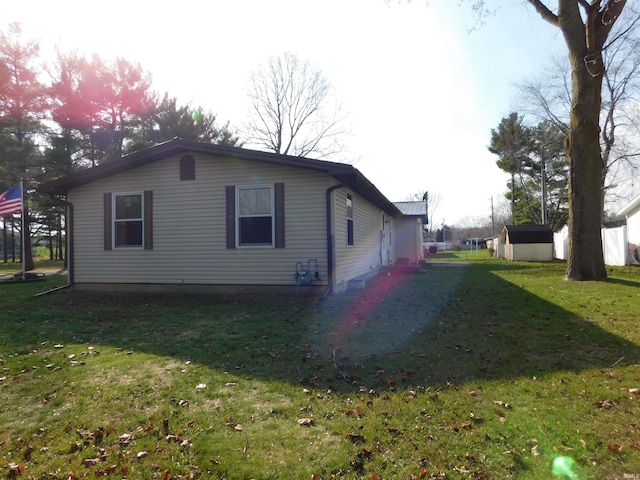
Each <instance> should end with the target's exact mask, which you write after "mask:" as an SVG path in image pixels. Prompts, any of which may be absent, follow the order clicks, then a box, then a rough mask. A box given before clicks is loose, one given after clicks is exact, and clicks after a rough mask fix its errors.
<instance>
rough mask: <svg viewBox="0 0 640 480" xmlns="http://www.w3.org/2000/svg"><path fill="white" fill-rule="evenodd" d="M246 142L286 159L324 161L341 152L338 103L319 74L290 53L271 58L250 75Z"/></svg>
mask: <svg viewBox="0 0 640 480" xmlns="http://www.w3.org/2000/svg"><path fill="white" fill-rule="evenodd" d="M247 96H248V99H249V104H250V106H249V108H250V115H249V118H250V121H249V123H248V124H247V125H246V126H245V135H246V137H247V142H248V143H250V144H256V145H259V146H261V147H263V148H266V149H267V150H270V151H273V152H276V153H281V154H285V155H297V156H314V157H316V158H329V157H332V156H335V155H337V154H339V153H341V152H342V151H343V150H344V146H343V144H342V138H343V137H344V136H345V135H346V134H347V133H348V132H347V130H346V127H345V123H346V116H345V115H344V113H343V108H342V105H341V104H340V103H339V102H337V101H336V100H335V98H334V92H333V86H332V84H331V82H330V81H329V80H328V79H327V78H326V77H325V76H324V75H323V73H322V71H320V70H319V69H318V68H316V67H314V66H313V65H312V64H310V63H309V62H307V61H303V60H300V59H299V58H298V57H297V56H296V55H295V54H293V53H290V52H288V53H285V54H284V55H282V56H280V57H272V58H271V59H270V60H269V63H268V64H267V65H266V66H262V67H260V68H258V69H257V70H256V71H255V72H254V73H253V74H252V75H251V77H250V81H249V86H248V90H247Z"/></svg>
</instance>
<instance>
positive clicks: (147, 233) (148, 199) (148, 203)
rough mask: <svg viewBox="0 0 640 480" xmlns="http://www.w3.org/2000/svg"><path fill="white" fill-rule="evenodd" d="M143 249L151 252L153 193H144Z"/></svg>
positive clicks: (146, 191)
mask: <svg viewBox="0 0 640 480" xmlns="http://www.w3.org/2000/svg"><path fill="white" fill-rule="evenodd" d="M144 249H145V250H153V191H151V190H145V191H144Z"/></svg>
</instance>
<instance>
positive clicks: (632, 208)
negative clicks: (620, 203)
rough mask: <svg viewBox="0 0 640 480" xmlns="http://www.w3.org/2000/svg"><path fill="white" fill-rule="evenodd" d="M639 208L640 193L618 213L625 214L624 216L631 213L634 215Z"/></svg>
mask: <svg viewBox="0 0 640 480" xmlns="http://www.w3.org/2000/svg"><path fill="white" fill-rule="evenodd" d="M639 210H640V195H638V196H637V197H635V198H634V199H633V200H631V201H630V202H629V203H627V204H626V205H625V206H624V207H622V210H620V212H618V215H619V216H624V217H630V216H631V215H633V214H634V213H635V212H637V211H639Z"/></svg>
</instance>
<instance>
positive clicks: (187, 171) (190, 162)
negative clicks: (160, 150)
mask: <svg viewBox="0 0 640 480" xmlns="http://www.w3.org/2000/svg"><path fill="white" fill-rule="evenodd" d="M195 179H196V159H195V158H193V155H183V156H182V157H181V158H180V180H195Z"/></svg>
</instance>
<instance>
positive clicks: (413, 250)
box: [389, 201, 428, 264]
mask: <svg viewBox="0 0 640 480" xmlns="http://www.w3.org/2000/svg"><path fill="white" fill-rule="evenodd" d="M394 205H395V206H396V207H398V210H400V211H401V212H402V217H400V218H397V219H396V220H395V222H394V228H393V234H394V235H395V239H396V240H395V241H396V244H397V246H396V248H395V255H396V263H409V264H418V263H419V262H420V261H421V260H424V246H423V238H424V234H423V232H424V227H425V225H426V224H427V223H428V218H427V202H426V201H411V202H394ZM391 241H393V240H392V239H391ZM389 263H391V262H389Z"/></svg>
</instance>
